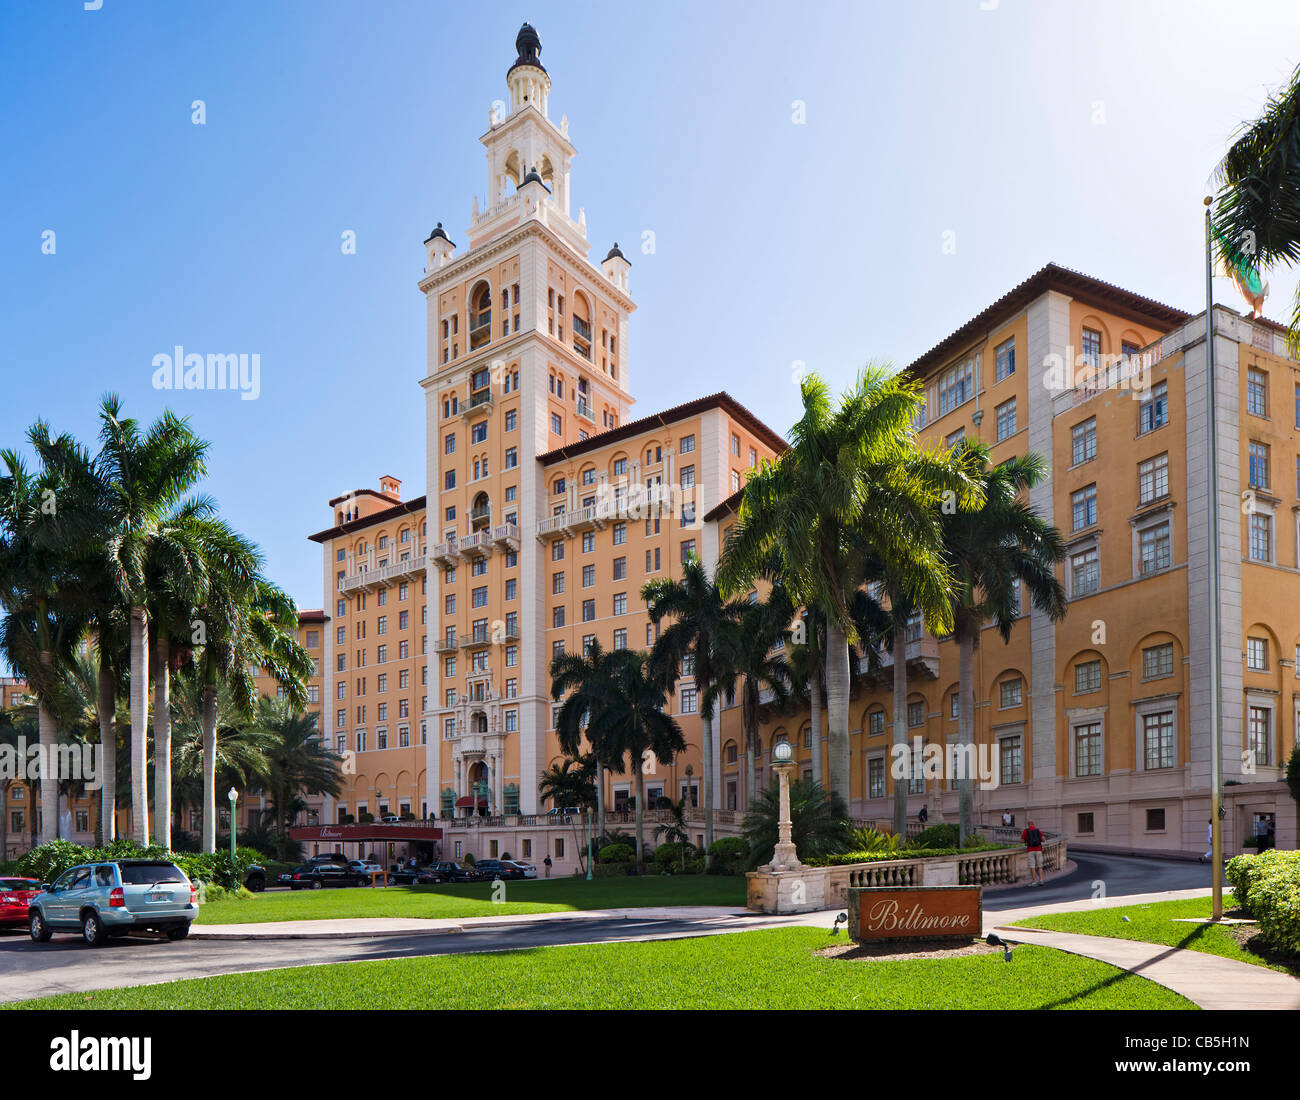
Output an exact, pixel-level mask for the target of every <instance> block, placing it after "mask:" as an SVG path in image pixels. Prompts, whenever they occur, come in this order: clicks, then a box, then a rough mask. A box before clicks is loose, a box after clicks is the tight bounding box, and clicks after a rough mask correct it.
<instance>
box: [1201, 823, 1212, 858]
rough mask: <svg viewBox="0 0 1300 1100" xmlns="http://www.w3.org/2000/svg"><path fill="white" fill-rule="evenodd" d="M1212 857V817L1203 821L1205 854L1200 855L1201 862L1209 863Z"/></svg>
mask: <svg viewBox="0 0 1300 1100" xmlns="http://www.w3.org/2000/svg"><path fill="white" fill-rule="evenodd" d="M1213 858H1214V818H1210V819H1209V820H1208V821H1207V822H1206V823H1205V855H1203V856H1201V862H1202V863H1209V862H1210V860H1211V859H1213Z"/></svg>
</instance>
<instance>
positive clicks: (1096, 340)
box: [1082, 328, 1101, 370]
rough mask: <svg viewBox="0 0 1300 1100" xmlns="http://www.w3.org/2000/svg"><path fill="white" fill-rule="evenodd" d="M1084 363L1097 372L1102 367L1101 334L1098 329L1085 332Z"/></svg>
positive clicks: (1087, 329)
mask: <svg viewBox="0 0 1300 1100" xmlns="http://www.w3.org/2000/svg"><path fill="white" fill-rule="evenodd" d="M1082 345H1083V349H1082V350H1083V361H1084V363H1086V364H1087V365H1088V366H1090V367H1092V369H1093V370H1096V369H1097V368H1098V367H1100V366H1101V333H1100V332H1098V331H1097V330H1096V329H1091V328H1086V329H1084V330H1083V341H1082Z"/></svg>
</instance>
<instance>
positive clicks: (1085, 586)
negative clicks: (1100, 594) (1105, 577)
mask: <svg viewBox="0 0 1300 1100" xmlns="http://www.w3.org/2000/svg"><path fill="white" fill-rule="evenodd" d="M1100 587H1101V563H1100V561H1099V559H1098V556H1097V550H1096V548H1093V549H1091V550H1085V551H1083V552H1082V553H1080V554H1075V555H1074V556H1073V557H1071V558H1070V589H1071V595H1073V596H1076V597H1077V596H1086V595H1088V594H1089V593H1090V592H1096V591H1097V589H1098V588H1100Z"/></svg>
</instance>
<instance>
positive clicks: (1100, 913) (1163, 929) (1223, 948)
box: [1016, 893, 1288, 971]
mask: <svg viewBox="0 0 1300 1100" xmlns="http://www.w3.org/2000/svg"><path fill="white" fill-rule="evenodd" d="M1235 904H1236V901H1235V899H1234V898H1233V896H1232V894H1231V893H1225V894H1224V896H1223V907H1224V910H1225V912H1227V911H1230V910H1231V909H1232V908H1233V906H1234V905H1235ZM1209 915H1210V899H1209V898H1208V897H1204V898H1185V899H1183V900H1181V901H1159V902H1152V903H1151V904H1149V905H1125V906H1121V907H1119V908H1115V909H1095V910H1092V911H1089V912H1077V913H1052V914H1049V915H1046V916H1038V917H1026V918H1025V919H1024V920H1019V921H1016V924H1018V925H1023V926H1025V927H1029V928H1045V929H1047V930H1049V931H1052V932H1075V933H1078V934H1080V935H1084V936H1110V937H1112V938H1114V939H1118V940H1141V941H1142V942H1143V943H1160V944H1165V945H1167V946H1169V947H1183V948H1186V949H1187V950H1189V951H1203V952H1205V953H1206V954H1207V955H1220V956H1222V957H1223V958H1225V959H1236V960H1237V961H1238V962H1244V963H1251V964H1253V965H1255V966H1267V967H1269V968H1270V969H1273V970H1282V971H1286V970H1288V967H1287V966H1286V965H1285V964H1284V963H1282V962H1279V961H1277V960H1276V959H1267V958H1263V957H1261V956H1260V955H1258V954H1256V953H1254V952H1253V951H1250V950H1247V949H1246V948H1245V947H1243V946H1242V945H1241V943H1240V942H1239V941H1238V939H1237V935H1236V934H1235V933H1234V931H1233V928H1234V927H1242V928H1248V927H1250V926H1233V925H1208V924H1180V923H1179V922H1178V920H1177V919H1176V918H1179V917H1208V916H1209ZM1125 917H1128V918H1129V919H1128V920H1127V921H1125V920H1124V918H1125Z"/></svg>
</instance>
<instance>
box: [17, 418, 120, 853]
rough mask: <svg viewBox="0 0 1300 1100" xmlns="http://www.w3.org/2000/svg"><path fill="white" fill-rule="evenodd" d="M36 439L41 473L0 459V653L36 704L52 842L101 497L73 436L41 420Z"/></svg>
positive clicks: (45, 831)
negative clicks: (62, 714)
mask: <svg viewBox="0 0 1300 1100" xmlns="http://www.w3.org/2000/svg"><path fill="white" fill-rule="evenodd" d="M28 440H29V441H30V443H31V445H32V448H33V449H34V450H35V451H36V454H37V456H38V458H39V459H40V463H41V466H40V471H39V473H37V474H32V473H30V472H29V471H28V470H27V467H26V465H25V464H24V462H23V460H22V458H21V457H20V456H19V455H17V454H16V453H15V452H13V451H3V452H0V466H3V473H0V608H4V609H5V612H6V614H5V617H4V620H3V622H0V655H3V657H4V659H5V661H6V662H7V663H8V665H9V666H10V667H11V668H13V669H15V670H16V671H17V672H18V673H19V674H20V675H22V676H23V678H24V679H25V680H26V682H27V687H28V691H29V692H31V693H32V695H33V696H34V697H35V699H36V706H37V713H38V730H39V733H38V737H39V742H40V745H41V750H42V759H43V761H44V763H43V765H42V768H41V783H40V804H41V812H40V823H41V827H40V839H41V842H42V843H45V842H48V841H50V840H53V839H54V837H55V836H56V831H57V825H58V820H57V819H58V788H57V780H56V777H55V776H54V775H53V772H54V770H55V769H54V761H55V758H56V745H57V742H58V730H57V725H56V718H55V700H56V699H57V697H58V695H59V692H60V691H61V689H62V684H63V680H62V678H63V671H64V670H65V669H66V668H67V667H68V665H69V664H70V662H71V661H72V658H73V655H74V654H75V652H76V650H77V647H78V645H79V644H80V642H81V639H82V638H83V637H84V636H85V632H86V628H87V625H88V622H89V613H88V607H87V603H86V598H85V593H84V590H83V589H82V588H81V587H80V583H79V578H78V576H77V575H76V571H75V568H74V563H75V562H76V561H77V559H78V558H79V557H81V556H84V555H85V553H86V548H87V546H88V544H89V542H90V541H91V540H93V538H94V533H95V528H96V526H97V522H96V519H95V516H96V514H97V508H98V507H99V493H98V486H97V485H96V483H95V478H94V475H93V466H92V463H91V461H90V458H89V456H88V455H87V454H86V453H85V452H84V450H83V449H82V448H81V447H80V446H79V445H78V444H77V443H76V441H75V440H73V439H72V437H71V436H68V435H61V436H58V437H57V438H56V437H53V436H51V434H50V430H49V427H48V426H47V425H46V424H45V423H44V422H40V421H38V422H37V423H36V424H35V425H34V426H33V427H32V429H31V430H30V431H29V432H28ZM35 816H36V815H35V814H34V813H33V818H35Z"/></svg>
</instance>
